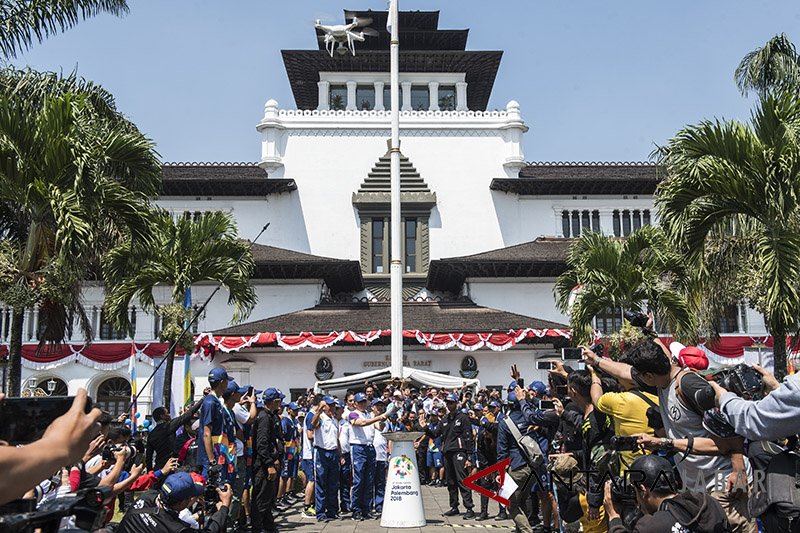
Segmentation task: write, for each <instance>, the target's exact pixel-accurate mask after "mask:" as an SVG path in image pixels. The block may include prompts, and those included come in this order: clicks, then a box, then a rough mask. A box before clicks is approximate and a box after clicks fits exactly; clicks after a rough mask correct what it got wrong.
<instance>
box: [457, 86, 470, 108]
mask: <svg viewBox="0 0 800 533" xmlns="http://www.w3.org/2000/svg"><path fill="white" fill-rule="evenodd" d="M468 109H469V108H468V107H467V82H465V81H459V82H458V83H456V111H467V110H468Z"/></svg>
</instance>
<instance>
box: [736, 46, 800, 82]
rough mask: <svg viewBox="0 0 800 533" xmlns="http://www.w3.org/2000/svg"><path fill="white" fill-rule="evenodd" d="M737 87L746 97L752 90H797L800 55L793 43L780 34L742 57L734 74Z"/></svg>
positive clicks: (799, 77)
mask: <svg viewBox="0 0 800 533" xmlns="http://www.w3.org/2000/svg"><path fill="white" fill-rule="evenodd" d="M733 77H734V79H735V80H736V85H737V86H738V87H739V90H740V91H741V92H742V94H744V95H745V96H747V93H748V92H750V91H754V92H755V93H756V94H758V95H759V96H764V95H765V94H766V93H767V92H769V91H786V90H793V91H796V90H797V89H798V88H799V87H800V58H798V56H797V50H796V49H795V47H794V44H792V42H791V41H790V40H789V39H788V38H787V37H786V35H784V34H783V33H781V34H780V35H776V36H775V37H773V38H772V39H770V40H769V41H767V44H765V45H764V46H762V47H761V48H756V49H755V50H753V51H752V52H750V53H749V54H747V55H746V56H744V58H743V59H742V61H741V63H739V66H738V67H737V68H736V72H735V73H734V75H733Z"/></svg>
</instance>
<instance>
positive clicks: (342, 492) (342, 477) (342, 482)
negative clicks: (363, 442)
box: [334, 394, 353, 513]
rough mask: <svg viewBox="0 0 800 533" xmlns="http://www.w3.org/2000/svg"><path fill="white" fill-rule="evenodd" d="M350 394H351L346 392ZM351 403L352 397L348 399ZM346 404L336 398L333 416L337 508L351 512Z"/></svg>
mask: <svg viewBox="0 0 800 533" xmlns="http://www.w3.org/2000/svg"><path fill="white" fill-rule="evenodd" d="M348 395H349V396H352V395H351V394H348ZM350 401H351V403H352V398H351V399H350ZM346 409H347V406H346V404H345V403H344V402H343V401H342V400H336V410H335V411H334V413H335V415H336V416H335V418H336V422H337V423H338V424H339V450H341V452H342V456H341V459H340V460H339V510H340V511H341V512H342V513H349V512H351V509H350V507H351V504H350V490H351V489H352V488H353V461H352V459H351V455H350V422H348V421H347V419H346V417H345V412H346Z"/></svg>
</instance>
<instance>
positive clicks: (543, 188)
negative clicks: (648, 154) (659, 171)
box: [489, 178, 658, 196]
mask: <svg viewBox="0 0 800 533" xmlns="http://www.w3.org/2000/svg"><path fill="white" fill-rule="evenodd" d="M657 187H658V180H650V179H643V180H634V179H631V180H605V179H596V180H590V179H581V180H543V179H535V178H495V179H493V180H492V183H491V185H489V189H490V190H493V191H500V192H505V193H511V194H519V195H521V196H548V195H574V194H613V195H620V194H630V195H639V194H641V195H652V194H655V192H656V188H657Z"/></svg>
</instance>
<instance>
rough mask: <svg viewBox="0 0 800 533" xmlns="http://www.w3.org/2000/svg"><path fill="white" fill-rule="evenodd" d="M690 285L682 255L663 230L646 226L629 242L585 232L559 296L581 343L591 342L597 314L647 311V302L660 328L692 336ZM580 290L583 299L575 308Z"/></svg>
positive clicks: (556, 290) (559, 286)
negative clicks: (687, 295) (686, 292)
mask: <svg viewBox="0 0 800 533" xmlns="http://www.w3.org/2000/svg"><path fill="white" fill-rule="evenodd" d="M685 283H686V272H685V269H684V266H683V262H682V258H681V256H680V255H679V254H678V253H677V252H676V251H675V250H674V249H673V247H672V246H671V245H670V243H669V241H668V240H667V238H666V236H665V235H664V233H663V232H662V231H661V230H660V229H659V228H657V227H653V226H645V227H643V228H641V229H639V230H637V231H635V232H633V233H632V234H631V235H630V236H629V237H627V238H626V239H619V238H615V237H606V236H604V235H601V234H599V233H593V232H586V233H583V234H582V235H581V237H580V238H579V239H577V240H576V241H575V242H574V243H573V244H572V246H571V247H570V250H569V254H568V256H567V270H566V271H565V272H564V273H563V274H561V275H560V276H559V277H558V279H557V280H556V285H555V288H554V290H553V291H554V294H555V298H556V306H557V307H558V308H559V310H561V312H563V313H566V314H569V316H570V326H571V327H572V330H573V338H575V339H576V340H577V341H579V342H588V341H590V340H591V334H592V322H593V320H594V318H595V317H596V316H597V315H599V314H601V313H604V312H607V311H608V310H609V309H613V310H616V311H617V312H621V310H623V309H624V310H642V309H643V306H644V304H645V303H646V304H647V306H648V307H650V308H651V309H653V310H654V311H655V313H656V317H657V320H658V322H659V323H660V324H663V326H664V327H666V328H670V329H671V330H672V331H675V332H676V334H677V335H678V336H683V337H688V336H691V335H692V334H693V332H694V325H693V321H692V317H691V314H690V313H689V307H688V304H687V302H686V300H685V299H684V297H683V295H682V293H683V290H684V288H685ZM578 286H582V288H581V291H580V295H579V296H578V297H577V299H575V301H574V303H571V302H570V300H571V296H572V294H573V289H574V288H575V287H578Z"/></svg>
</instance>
